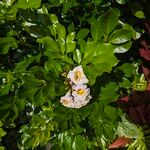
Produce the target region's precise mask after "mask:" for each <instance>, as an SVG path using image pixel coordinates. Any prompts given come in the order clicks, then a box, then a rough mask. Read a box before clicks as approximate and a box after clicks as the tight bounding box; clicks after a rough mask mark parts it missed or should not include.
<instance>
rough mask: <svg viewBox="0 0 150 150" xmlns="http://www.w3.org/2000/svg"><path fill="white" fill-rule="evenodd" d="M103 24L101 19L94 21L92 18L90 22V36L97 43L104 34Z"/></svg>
mask: <svg viewBox="0 0 150 150" xmlns="http://www.w3.org/2000/svg"><path fill="white" fill-rule="evenodd" d="M103 26H104V22H103V18H101V17H100V18H98V19H95V18H93V19H92V20H91V34H92V38H93V40H94V41H98V40H100V39H101V37H102V36H103V34H104V27H103Z"/></svg>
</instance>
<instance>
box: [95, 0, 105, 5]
mask: <svg viewBox="0 0 150 150" xmlns="http://www.w3.org/2000/svg"><path fill="white" fill-rule="evenodd" d="M93 1H94V4H95V5H98V4H100V3H101V2H103V0H93Z"/></svg>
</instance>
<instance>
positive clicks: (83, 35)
mask: <svg viewBox="0 0 150 150" xmlns="http://www.w3.org/2000/svg"><path fill="white" fill-rule="evenodd" d="M88 33H89V30H88V29H81V30H80V31H79V32H78V33H77V35H76V39H78V40H79V39H84V38H86V37H87V35H88Z"/></svg>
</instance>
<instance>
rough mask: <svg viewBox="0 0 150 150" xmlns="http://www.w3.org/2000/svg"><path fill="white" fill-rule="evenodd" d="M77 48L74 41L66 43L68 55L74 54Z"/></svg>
mask: <svg viewBox="0 0 150 150" xmlns="http://www.w3.org/2000/svg"><path fill="white" fill-rule="evenodd" d="M75 48H76V42H74V41H72V42H70V43H66V49H67V53H70V52H73V51H74V50H75Z"/></svg>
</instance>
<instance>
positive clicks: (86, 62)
mask: <svg viewBox="0 0 150 150" xmlns="http://www.w3.org/2000/svg"><path fill="white" fill-rule="evenodd" d="M114 48H115V47H114V46H113V45H111V44H109V43H107V44H106V43H103V42H93V41H91V42H88V43H87V45H86V50H85V52H84V56H83V61H82V65H83V67H84V69H85V71H86V73H87V76H88V79H89V83H90V84H93V83H94V82H95V79H96V77H97V76H100V75H101V74H103V73H104V72H110V71H111V70H112V67H113V66H115V65H116V64H117V63H118V60H117V58H116V57H115V56H114Z"/></svg>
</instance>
